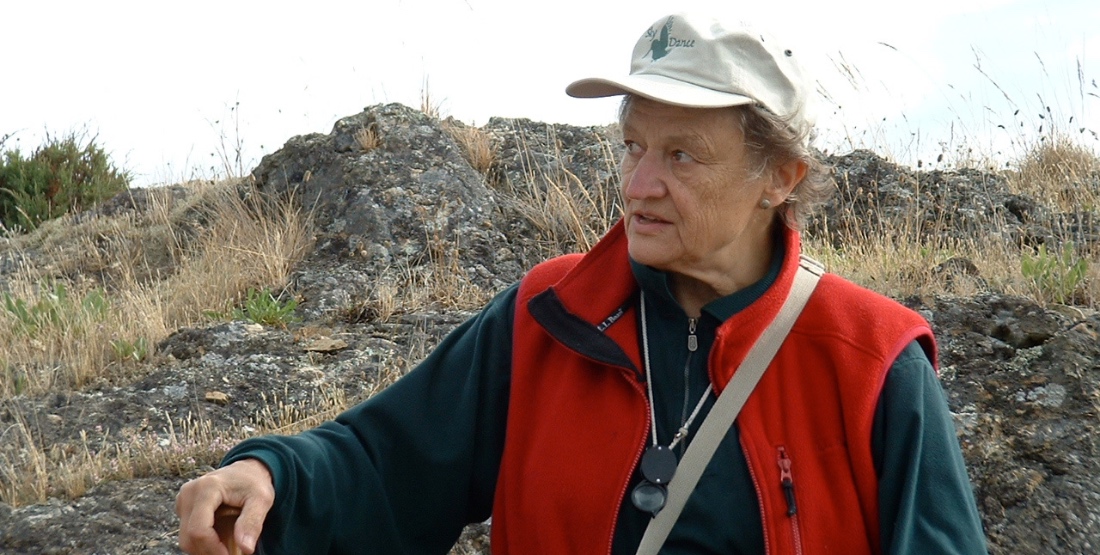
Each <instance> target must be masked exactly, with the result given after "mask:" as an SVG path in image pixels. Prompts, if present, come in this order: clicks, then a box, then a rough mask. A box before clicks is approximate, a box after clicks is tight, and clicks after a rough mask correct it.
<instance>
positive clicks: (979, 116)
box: [0, 0, 1100, 185]
mask: <svg viewBox="0 0 1100 555" xmlns="http://www.w3.org/2000/svg"><path fill="white" fill-rule="evenodd" d="M731 4H732V3H731V2H729V1H728V0H727V1H722V2H717V1H714V0H709V1H706V0H697V1H692V0H679V1H674V2H670V1H663V2H657V1H651V0H632V1H630V2H614V3H611V2H601V1H599V0H584V1H577V0H556V1H552V2H541V1H540V2H528V1H521V0H361V1H358V2H330V1H325V0H314V1H310V2H306V1H297V2H279V1H276V2H271V1H269V2H244V1H238V2H233V1H230V0H218V1H210V0H189V1H187V2H171V3H169V2H155V1H133V2H126V1H122V0H103V1H98V2H88V1H71V2H56V1H54V2H51V1H48V0H40V1H32V0H14V1H13V0H0V54H3V60H4V62H3V65H2V66H0V136H2V135H4V134H8V133H14V136H13V137H12V138H11V139H9V140H8V142H7V144H6V145H5V148H12V147H18V148H20V150H22V151H23V152H24V153H25V154H29V153H30V151H32V150H33V149H34V148H35V147H36V146H38V145H39V144H40V142H41V140H42V137H43V136H44V134H45V133H46V132H49V133H52V134H64V133H67V132H69V131H72V130H77V131H80V130H83V129H87V130H88V132H89V133H91V134H94V135H97V136H98V141H99V143H100V144H101V145H103V146H104V147H105V148H106V149H107V150H108V151H109V152H110V153H111V154H112V156H113V159H114V160H116V162H117V163H119V164H120V165H121V166H123V167H125V168H126V169H129V170H130V171H131V172H132V173H133V174H134V177H135V179H134V183H135V184H139V185H147V184H155V183H165V182H177V181H181V180H184V179H188V178H202V177H213V176H216V175H219V174H223V173H224V167H223V164H222V162H221V159H220V157H219V153H221V152H226V153H229V154H230V155H231V156H232V155H233V153H234V151H235V149H236V147H237V145H240V146H241V147H242V149H243V154H244V162H243V166H244V169H245V170H246V171H248V170H250V169H251V168H253V167H254V166H255V165H256V163H258V162H259V159H260V157H261V156H262V155H263V154H266V153H270V152H273V151H275V150H277V149H278V148H279V147H281V146H282V144H283V143H284V142H285V141H286V140H287V139H289V138H290V137H291V136H293V135H298V134H304V133H311V132H322V133H327V132H328V131H330V130H331V127H332V124H333V123H334V122H335V121H336V120H337V119H339V118H341V117H344V116H349V115H352V114H355V113H358V112H359V111H360V110H361V109H362V108H363V107H365V106H368V105H372V104H376V103H380V102H402V103H404V104H408V105H410V106H414V107H419V106H420V103H421V100H420V99H421V94H422V91H423V90H425V86H424V83H425V81H426V82H427V89H426V90H427V91H428V92H429V94H430V96H431V98H432V101H433V103H436V104H438V105H440V107H441V109H442V112H443V113H444V115H452V116H454V117H456V118H459V119H461V120H463V121H466V122H467V123H474V124H476V125H482V124H484V123H485V122H486V121H487V120H488V119H489V118H490V117H492V116H503V117H527V118H531V119H534V120H539V121H545V122H555V123H571V124H579V125H588V124H604V123H610V122H611V121H613V120H614V115H615V108H616V105H617V104H616V101H615V100H578V99H572V98H569V97H568V96H566V95H565V93H564V90H563V89H564V87H565V85H567V84H568V83H569V82H571V81H573V80H575V79H578V78H582V77H589V76H594V75H596V74H602V73H605V72H626V71H627V69H628V67H629V62H630V52H631V49H632V48H633V45H634V42H635V41H636V40H637V38H638V36H639V35H640V34H641V33H642V31H643V30H645V28H647V27H648V26H649V25H650V24H651V23H653V22H654V21H656V20H657V19H659V18H661V17H662V16H664V15H667V14H668V13H671V12H675V11H683V10H693V9H696V8H699V7H702V8H704V9H706V10H707V11H712V12H713V11H715V10H726V11H727V12H730V13H735V14H736V15H737V16H738V17H740V18H742V19H747V20H752V21H755V22H757V23H758V25H759V26H762V27H765V28H768V29H772V30H773V32H774V33H775V34H778V35H780V36H782V37H785V38H787V39H788V40H790V41H791V42H792V43H793V44H794V45H796V47H797V48H799V49H800V50H801V52H802V54H803V60H805V63H806V65H807V66H808V69H809V72H810V73H811V74H813V75H814V76H815V77H816V78H817V79H818V81H819V82H820V85H821V89H822V90H824V91H825V92H826V93H827V94H826V95H822V96H821V98H820V100H819V101H820V108H819V112H820V115H819V118H818V124H819V125H818V126H819V129H820V130H821V134H822V139H823V142H822V143H820V146H823V147H826V148H828V149H829V150H830V151H834V152H845V151H847V150H850V149H851V148H854V147H872V148H873V149H874V150H876V151H877V152H879V153H881V154H886V155H890V156H892V157H894V158H895V159H897V160H899V161H901V162H904V163H910V164H913V163H915V162H916V160H917V159H921V160H923V161H924V162H926V163H928V162H931V161H932V160H933V159H934V158H935V157H936V155H937V154H938V153H941V152H943V153H945V154H946V156H947V158H948V160H952V159H957V157H958V155H959V152H960V149H965V148H966V147H973V148H975V149H976V150H977V151H978V154H984V155H994V156H1000V157H1004V158H1007V157H1009V156H1010V155H1011V154H1013V153H1019V152H1020V151H1021V149H1022V147H1021V146H1019V144H1020V142H1021V140H1024V141H1026V140H1033V138H1034V136H1035V134H1036V133H1037V131H1038V127H1039V125H1040V124H1042V125H1043V126H1044V127H1043V131H1044V132H1048V131H1049V128H1050V124H1051V123H1050V122H1052V121H1053V122H1054V123H1055V124H1056V125H1057V126H1058V127H1059V129H1064V130H1069V129H1071V128H1072V130H1073V132H1074V134H1075V135H1076V134H1077V128H1078V127H1087V128H1088V129H1090V130H1095V131H1097V132H1100V97H1097V96H1096V95H1097V94H1100V89H1098V88H1097V87H1096V86H1095V85H1094V84H1093V80H1094V79H1100V2H1097V1H1096V0H921V1H919V2H918V1H915V0H914V1H910V2H905V3H901V2H888V1H883V0H833V1H832V2H821V1H820V0H815V1H806V0H787V1H786V2H782V3H780V2H756V3H755V4H754V5H749V3H748V2H739V3H737V4H742V5H738V6H736V9H737V10H738V11H736V12H733V11H732V8H731V7H730V6H731ZM887 45H888V46H887ZM977 67H980V71H979V69H977ZM1079 71H1080V73H1079ZM849 72H850V73H849ZM983 72H984V75H983ZM1079 76H1080V77H1079ZM1046 106H1049V107H1050V109H1051V111H1052V115H1051V116H1048V117H1047V118H1046V119H1044V120H1041V119H1040V118H1039V117H1038V116H1039V114H1040V113H1041V112H1044V111H1045V107H1046ZM1016 109H1019V110H1020V113H1019V115H1018V116H1014V115H1013V112H1014V111H1015V110H1016ZM1071 116H1072V117H1073V118H1074V120H1073V123H1072V124H1070V123H1069V121H1068V120H1069V118H1070V117H1071ZM1021 123H1022V124H1023V126H1022V127H1021V126H1020V124H1021ZM998 124H1000V125H1004V126H1005V127H1006V130H1001V129H999V128H997V125H998ZM1085 137H1087V140H1086V141H1084V142H1085V143H1086V144H1089V145H1091V146H1093V147H1094V148H1095V146H1096V141H1095V140H1094V139H1093V138H1092V136H1091V135H1089V134H1088V133H1086V134H1085ZM998 153H1000V154H999V155H998Z"/></svg>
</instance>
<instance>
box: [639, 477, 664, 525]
mask: <svg viewBox="0 0 1100 555" xmlns="http://www.w3.org/2000/svg"><path fill="white" fill-rule="evenodd" d="M667 499H668V490H666V489H665V487H664V486H659V485H657V484H654V483H653V482H650V481H648V480H642V482H641V483H640V484H638V485H637V486H634V491H632V492H630V502H631V503H633V504H634V506H635V507H636V508H637V509H638V510H639V511H644V512H647V513H650V514H652V515H653V516H657V513H659V512H661V509H663V508H664V506H665V501H666V500H667Z"/></svg>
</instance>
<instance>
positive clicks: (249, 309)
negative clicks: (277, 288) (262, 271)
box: [203, 287, 298, 326]
mask: <svg viewBox="0 0 1100 555" xmlns="http://www.w3.org/2000/svg"><path fill="white" fill-rule="evenodd" d="M296 308H298V301H297V300H295V299H294V298H293V297H291V298H290V299H288V300H286V301H281V300H279V299H278V298H277V297H275V295H273V294H271V290H270V289H267V288H264V289H259V290H257V289H253V288H251V287H250V288H249V289H248V293H247V295H246V296H245V300H244V303H243V304H242V305H241V306H240V307H238V308H234V309H232V310H229V311H228V312H223V311H219V310H205V311H203V316H206V317H207V318H209V319H211V320H248V321H250V322H253V323H256V324H263V325H265V326H285V325H286V324H289V323H291V322H296V321H298V317H297V316H296V315H295V314H294V310H295V309H296Z"/></svg>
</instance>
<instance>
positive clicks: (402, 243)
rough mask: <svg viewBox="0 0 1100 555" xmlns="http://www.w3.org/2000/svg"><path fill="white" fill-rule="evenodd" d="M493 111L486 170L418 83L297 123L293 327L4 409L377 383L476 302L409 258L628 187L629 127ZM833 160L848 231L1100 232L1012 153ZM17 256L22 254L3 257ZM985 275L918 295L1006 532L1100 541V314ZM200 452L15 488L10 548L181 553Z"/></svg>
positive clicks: (69, 435)
mask: <svg viewBox="0 0 1100 555" xmlns="http://www.w3.org/2000/svg"><path fill="white" fill-rule="evenodd" d="M449 125H452V126H453V125H456V124H455V123H453V122H452V123H450V124H449ZM457 125H460V124H457ZM363 129H370V130H372V132H373V133H375V134H376V135H377V136H378V137H380V140H381V144H380V146H379V147H377V148H374V149H373V150H370V151H368V152H364V151H363V149H362V148H361V147H360V146H359V143H358V140H357V138H356V135H357V134H358V133H359V132H360V130H363ZM483 131H484V132H485V133H486V134H487V136H488V137H489V138H490V141H491V145H492V147H493V148H494V149H495V151H496V162H495V164H494V165H493V166H492V167H491V168H490V170H489V171H488V172H486V173H485V174H484V175H483V174H482V173H479V172H478V171H476V170H474V169H473V167H471V164H470V163H469V162H468V161H467V159H466V158H465V155H464V152H465V150H464V148H463V147H462V146H461V145H460V144H458V143H456V141H455V140H453V139H452V137H451V134H449V133H448V130H447V129H446V128H445V126H444V124H442V123H441V122H439V121H436V120H433V119H430V118H428V117H426V116H424V115H423V114H421V113H419V112H416V111H413V110H411V109H408V108H405V107H402V106H399V105H384V106H374V107H370V108H368V109H366V110H365V111H363V112H362V113H360V114H357V115H354V116H350V117H348V118H345V119H342V120H340V121H339V122H338V123H337V124H336V125H335V127H334V129H333V131H332V132H331V133H329V134H312V135H305V136H299V137H295V138H293V139H291V140H290V141H288V142H287V144H286V145H285V147H284V148H283V149H281V150H280V151H278V152H276V153H274V154H272V155H270V156H268V157H265V159H264V160H263V161H262V163H261V164H260V165H259V167H257V168H256V170H255V171H254V172H253V177H254V180H253V181H252V182H251V183H250V185H249V187H251V188H252V189H251V193H253V194H260V195H267V196H272V197H282V196H286V195H296V196H297V198H299V199H301V200H302V201H303V202H305V203H306V204H307V205H309V206H310V207H311V208H312V209H313V210H314V214H315V219H316V222H315V223H316V226H317V242H316V247H315V248H314V250H313V251H312V252H311V253H310V254H309V255H308V256H307V258H306V259H305V260H304V261H303V262H302V263H301V264H299V266H298V267H297V268H296V269H295V271H294V273H293V275H292V279H291V287H292V289H293V291H294V292H295V293H296V294H297V296H298V298H300V299H301V303H300V306H299V309H298V316H299V317H300V318H301V321H299V322H297V323H295V324H293V325H291V326H289V327H288V328H286V329H283V328H275V327H263V326H260V325H257V324H249V323H246V322H232V323H211V324H210V325H207V326H204V327H197V328H189V329H181V330H178V331H177V332H175V333H174V334H172V335H171V336H170V337H168V338H167V339H166V340H164V341H163V342H161V343H160V344H158V345H157V346H156V354H155V356H154V357H153V358H152V359H151V361H149V362H148V363H147V364H146V366H145V367H143V368H142V370H141V371H140V372H137V373H136V376H137V377H135V378H134V379H132V380H127V381H125V382H121V383H111V384H99V385H97V386H95V387H93V388H90V389H88V390H84V391H80V392H75V393H64V394H62V393H58V394H52V395H45V396H40V397H19V398H16V399H14V400H13V401H12V402H11V403H8V404H6V405H0V431H3V430H5V429H8V430H10V429H11V428H12V426H13V425H14V418H15V415H16V414H23V415H33V419H34V422H33V426H32V428H33V429H34V431H35V433H36V434H38V435H40V437H41V439H42V441H43V442H44V443H45V444H67V443H75V442H77V441H78V440H79V439H80V437H81V432H84V433H86V434H87V433H91V431H94V432H95V433H100V434H105V435H110V434H114V435H115V436H117V437H122V436H123V435H124V434H126V433H132V432H133V431H135V430H153V431H157V432H158V433H164V434H167V433H168V425H169V422H183V421H186V420H188V419H189V418H190V419H191V420H192V421H193V420H195V419H201V420H202V421H204V422H208V423H209V424H210V425H211V426H212V427H213V428H215V429H230V428H234V427H236V428H240V427H241V426H242V425H247V423H248V422H251V421H254V420H255V419H256V417H257V415H258V414H260V413H262V412H263V411H264V410H270V408H271V407H272V406H277V404H276V402H273V399H278V402H281V403H283V404H284V405H289V404H294V403H299V404H301V405H302V406H310V405H309V403H310V402H311V401H310V399H317V398H320V397H323V396H325V395H343V396H344V397H346V398H347V399H350V400H355V399H359V398H362V397H363V396H365V395H368V394H370V393H371V392H372V391H373V390H374V389H375V388H376V384H377V383H378V382H379V380H384V379H387V378H386V376H387V375H388V373H392V370H391V369H393V368H405V367H407V366H408V363H409V362H410V361H411V360H413V359H416V358H417V357H419V356H421V355H422V354H423V353H424V352H425V351H427V350H429V349H430V348H431V346H432V345H434V344H435V343H436V342H437V341H438V340H439V339H440V338H441V337H442V336H443V335H444V334H446V333H447V332H448V331H449V330H450V329H452V328H453V327H454V326H456V325H457V324H458V323H460V322H461V321H463V320H464V319H465V318H468V317H469V316H470V313H469V312H468V311H461V310H451V309H447V308H445V307H443V306H441V305H439V304H438V303H437V304H434V305H433V304H430V303H429V304H426V305H425V306H424V307H423V308H420V309H418V310H415V311H408V312H403V313H397V314H394V315H392V316H390V317H388V318H385V319H382V318H380V315H379V314H378V310H377V306H378V303H377V301H378V299H379V296H380V294H381V293H380V283H381V282H385V281H388V282H390V283H391V285H396V286H397V287H404V286H409V283H402V282H401V278H400V276H402V275H405V276H409V275H414V274H415V273H416V272H417V271H422V272H426V273H430V272H431V271H433V270H432V269H433V268H435V269H436V270H435V271H438V266H433V264H437V263H438V261H439V260H440V258H441V257H443V258H445V259H446V260H447V261H448V263H449V264H450V266H449V268H451V269H452V270H453V271H455V272H458V273H460V275H462V276H463V277H464V278H465V280H466V282H467V283H469V284H472V286H474V287H477V288H479V289H480V290H482V291H484V292H485V294H491V293H492V292H495V291H498V290H500V289H502V288H503V287H505V286H506V285H507V284H510V283H512V282H514V281H515V280H517V279H518V278H519V277H520V276H521V275H522V274H523V272H524V271H525V270H526V269H527V268H529V267H530V266H531V265H533V264H534V263H535V262H536V261H538V260H540V259H541V258H543V257H545V256H546V255H547V254H548V253H549V252H553V251H554V250H555V249H561V248H566V249H568V248H580V247H582V246H583V244H584V240H583V239H575V238H574V239H562V238H563V237H572V236H571V235H570V234H569V229H570V228H569V225H568V222H566V221H564V220H563V219H558V220H553V219H551V220H549V221H550V224H546V223H543V224H536V223H534V222H535V221H536V220H534V219H533V217H532V214H531V210H530V208H529V207H527V208H525V206H529V205H525V204H524V203H522V202H520V197H522V196H523V195H525V194H527V195H529V194H530V192H531V191H541V192H542V193H544V194H545V193H546V192H547V191H548V190H549V189H551V188H554V187H559V188H562V187H564V189H565V191H566V194H569V195H573V196H576V197H579V198H580V197H584V196H586V195H587V196H588V197H589V198H596V199H599V198H606V192H607V191H609V190H613V189H612V188H613V187H614V180H615V172H614V167H615V164H614V162H613V161H612V160H613V159H614V157H615V155H616V151H617V147H616V146H614V145H616V144H617V141H616V140H615V139H614V129H612V128H575V127H568V126H550V125H546V124H541V123H536V122H530V121H524V120H492V121H491V122H490V123H489V124H487V125H486V126H485V127H484V128H483ZM829 161H830V162H831V163H832V164H834V165H835V166H836V168H837V178H838V179H837V181H838V185H839V187H840V191H839V195H838V196H837V198H836V199H834V201H833V202H832V203H831V204H829V205H828V206H826V207H825V209H824V210H823V213H822V216H821V217H819V218H818V219H817V220H815V222H814V223H813V224H812V225H811V226H810V228H809V229H808V230H807V233H810V234H818V236H828V237H830V238H832V239H833V240H834V241H838V242H839V241H840V240H841V238H842V237H843V236H844V235H843V233H844V231H845V230H846V229H847V230H851V229H852V228H854V227H859V226H867V227H870V228H874V229H891V227H892V226H894V225H900V224H898V222H900V221H901V220H902V219H904V218H907V217H908V216H907V214H912V213H913V209H914V207H920V208H921V212H920V213H922V214H923V215H924V216H923V217H924V218H926V219H927V222H928V225H927V226H925V227H923V228H922V229H924V231H922V233H936V234H941V235H942V234H957V235H958V236H960V237H973V236H975V235H977V236H985V237H1008V238H1011V239H1012V240H1013V241H1016V242H1018V243H1021V244H1040V243H1053V242H1054V241H1055V240H1056V238H1059V237H1066V236H1072V237H1074V238H1076V240H1075V243H1076V244H1077V245H1078V246H1083V245H1090V244H1091V245H1095V244H1096V243H1097V241H1098V240H1100V225H1098V222H1095V221H1094V220H1093V219H1089V218H1088V217H1086V215H1081V214H1060V213H1055V212H1053V211H1052V210H1051V209H1050V208H1047V207H1042V206H1040V205H1039V203H1037V202H1036V201H1035V200H1033V199H1029V198H1027V197H1025V196H1021V195H1014V194H1010V193H1009V192H1008V190H1007V188H1006V186H1005V182H1004V179H1003V178H1002V177H1000V176H998V175H995V174H987V173H981V172H976V171H970V170H965V171H957V172H941V171H935V172H915V171H912V170H909V169H906V168H901V167H897V166H894V165H892V164H890V163H888V162H887V161H885V160H883V159H881V158H879V157H878V156H876V155H874V154H872V153H869V152H855V153H852V154H850V155H846V156H841V157H831V159H830V160H829ZM563 183H564V184H565V185H562V184H563ZM601 194H602V196H601ZM136 197H140V194H138V195H136ZM136 197H127V198H136ZM612 198H613V197H612ZM109 206H111V208H110V210H106V209H102V210H100V211H99V212H96V213H91V214H88V215H86V217H103V218H106V217H113V214H115V213H117V212H124V211H126V210H141V209H143V208H142V206H141V203H140V202H133V201H130V202H121V201H119V202H115V203H109ZM547 206H549V205H547ZM613 210H614V203H613V201H594V203H593V209H592V211H591V212H590V213H588V214H586V215H585V218H586V220H587V221H585V222H584V223H585V224H586V225H590V226H595V227H599V226H601V225H604V226H606V223H607V222H608V221H609V218H610V217H611V216H610V214H613ZM546 211H548V212H553V210H550V209H547V210H546ZM549 215H551V216H552V215H554V214H549ZM543 216H544V217H545V216H547V214H543ZM551 224H552V225H557V226H559V228H552V226H551V228H548V227H547V226H548V225H551ZM873 226H877V227H873ZM1067 234H1068V235H1067ZM32 257H33V253H32ZM0 258H2V257H0ZM968 262H969V261H959V262H957V263H956V266H958V268H960V270H959V271H961V272H963V273H967V272H970V271H971V270H970V269H969V268H970V266H973V263H972V262H970V263H969V265H967V263H968ZM10 266H11V265H10V264H2V263H0V274H3V273H4V272H9V271H11V269H10ZM394 268H405V269H407V270H408V271H406V272H404V273H401V272H397V273H395V272H394V271H393V270H394ZM395 276H398V277H395ZM0 277H2V275H0ZM395 280H396V281H395ZM979 289H981V290H980V291H979V292H978V293H977V294H974V295H970V296H965V297H961V296H946V295H932V296H929V295H919V296H918V295H913V296H910V297H907V298H903V299H901V300H902V301H903V302H904V303H906V304H908V305H909V306H911V307H912V308H914V309H916V310H918V311H920V312H921V313H922V314H923V315H924V316H925V317H926V318H927V319H928V320H929V321H930V322H932V324H933V326H934V327H935V330H936V333H937V336H938V338H939V340H940V342H941V354H942V359H941V367H942V374H941V378H942V381H943V384H944V387H945V389H946V391H947V392H948V396H949V401H950V406H951V410H952V411H953V413H954V416H955V419H956V423H957V426H958V431H959V435H960V440H961V443H962V446H963V452H964V455H965V457H966V459H967V462H968V464H969V470H970V473H971V477H972V480H973V484H974V487H975V492H976V495H977V499H978V502H979V505H980V510H981V512H982V516H983V520H984V524H985V527H986V531H987V534H988V539H989V544H990V551H991V553H994V554H1008V553H1012V554H1055V553H1056V554H1084V553H1097V552H1100V433H1098V432H1100V430H1098V427H1100V416H1098V415H1100V315H1098V314H1097V313H1096V312H1095V311H1092V310H1088V309H1086V308H1083V307H1068V308H1067V307H1050V308H1044V307H1042V306H1040V305H1038V304H1036V303H1035V302H1032V301H1030V300H1028V299H1025V298H1021V297H1013V296H1007V295H1003V294H999V293H997V292H995V291H992V290H988V289H982V288H979ZM322 339H323V340H326V341H328V340H331V341H330V342H329V343H326V345H328V347H326V348H324V349H319V348H315V347H316V345H317V341H318V340H322ZM211 392H218V393H221V394H224V397H217V396H215V397H210V396H209V394H210V393H211ZM208 399H211V400H208ZM2 437H3V436H0V438H2ZM224 447H225V446H223V445H213V446H212V449H213V450H215V451H216V450H218V449H224ZM215 460H216V457H210V460H209V461H206V462H205V463H204V464H207V465H209V464H213V463H214V461H215ZM200 466H201V464H200ZM201 471H202V468H200V470H199V471H198V472H201ZM196 473H197V472H195V471H185V472H182V473H179V472H176V473H167V475H166V473H164V472H160V473H153V474H152V475H149V476H143V477H140V478H135V479H133V480H120V481H107V482H104V483H101V484H98V485H94V486H93V487H91V488H90V489H89V490H88V491H87V492H86V493H85V494H84V495H82V496H80V497H78V498H76V499H75V500H65V499H51V500H50V501H48V502H46V503H42V504H36V505H30V506H22V507H18V508H13V507H12V506H10V505H7V504H4V503H2V502H0V552H3V553H12V554H24V553H25V554H42V553H50V554H63V553H64V554H69V553H74V554H76V553H88V554H91V553H96V554H101V553H102V554H107V553H142V554H175V553H179V551H178V549H177V548H176V545H175V531H176V527H177V522H176V519H175V516H174V513H173V503H174V497H175V492H176V490H177V489H178V488H179V486H180V485H181V484H182V483H183V482H184V481H185V480H187V479H188V478H190V477H192V476H194V475H195V474H196ZM180 474H182V475H180ZM484 528H485V527H484V526H479V527H474V528H471V529H470V530H469V531H468V532H467V534H466V536H465V537H464V539H463V540H462V542H461V543H460V545H459V546H458V547H457V548H456V552H458V553H487V552H488V548H487V544H486V541H485V538H484Z"/></svg>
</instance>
